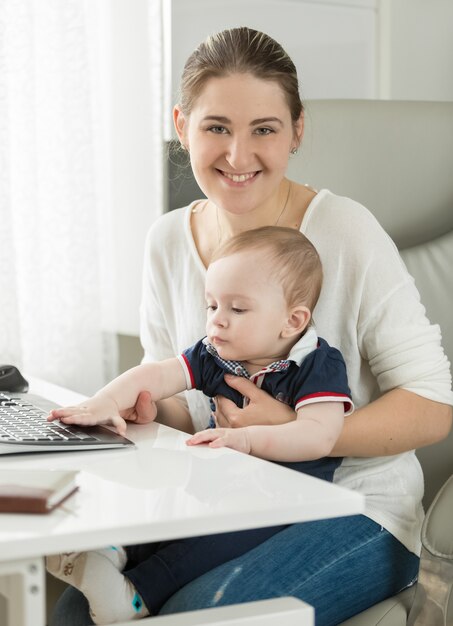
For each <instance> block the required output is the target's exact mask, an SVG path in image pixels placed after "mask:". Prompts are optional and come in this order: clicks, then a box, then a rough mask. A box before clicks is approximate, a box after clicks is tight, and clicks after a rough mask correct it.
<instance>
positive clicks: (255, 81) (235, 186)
mask: <svg viewBox="0 0 453 626" xmlns="http://www.w3.org/2000/svg"><path fill="white" fill-rule="evenodd" d="M175 125H176V129H177V132H178V135H179V138H180V140H181V142H182V143H183V144H184V145H185V147H186V148H187V149H188V150H189V152H190V160H191V165H192V169H193V173H194V176H195V178H196V180H197V182H198V184H199V186H200V188H201V189H202V191H203V192H204V193H205V194H206V196H207V197H208V198H209V200H211V201H212V202H214V204H216V205H217V206H218V207H219V208H222V209H223V210H226V211H228V212H231V213H234V214H237V215H238V214H244V213H248V212H250V211H255V210H259V209H261V208H268V209H271V208H274V207H275V204H276V202H277V199H278V194H279V186H280V183H281V181H282V179H283V177H284V175H285V172H286V167H287V164H288V158H289V153H290V151H291V149H292V148H294V147H297V146H298V145H299V141H300V138H301V136H302V131H303V118H302V117H301V119H300V120H299V122H298V123H297V124H296V125H294V124H293V122H292V120H291V114H290V110H289V107H288V104H287V102H286V99H285V95H284V92H283V90H282V89H281V87H280V86H279V85H278V83H277V82H275V81H270V80H263V79H260V78H256V77H255V76H253V75H251V74H232V75H229V76H226V77H222V78H211V79H210V80H209V81H208V82H207V83H206V84H205V86H204V88H203V91H202V92H201V94H200V95H199V96H198V98H197V99H196V101H195V104H194V106H193V109H192V111H191V113H190V116H189V117H188V118H185V117H184V115H183V114H182V112H181V111H180V110H179V109H178V108H177V107H176V108H175ZM274 212H275V208H274Z"/></svg>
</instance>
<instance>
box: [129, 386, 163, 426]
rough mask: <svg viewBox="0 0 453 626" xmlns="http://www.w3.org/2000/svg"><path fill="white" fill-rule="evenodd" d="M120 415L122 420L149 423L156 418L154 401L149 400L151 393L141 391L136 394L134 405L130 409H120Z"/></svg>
mask: <svg viewBox="0 0 453 626" xmlns="http://www.w3.org/2000/svg"><path fill="white" fill-rule="evenodd" d="M120 415H121V417H122V418H123V419H124V420H126V422H134V423H135V424H149V422H153V421H154V420H155V419H156V415H157V407H156V403H155V402H153V401H152V400H151V394H150V393H149V391H141V392H140V393H139V395H138V398H137V402H136V403H135V406H133V407H131V408H130V409H125V410H124V411H120Z"/></svg>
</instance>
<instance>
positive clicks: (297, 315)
mask: <svg viewBox="0 0 453 626" xmlns="http://www.w3.org/2000/svg"><path fill="white" fill-rule="evenodd" d="M310 320H311V313H310V309H308V308H307V307H306V306H295V307H294V308H292V309H291V310H290V311H289V316H288V318H287V320H286V324H285V326H284V327H283V330H282V332H281V336H282V337H284V338H285V339H288V338H289V337H294V336H295V335H300V334H301V333H303V331H304V330H305V329H306V328H307V326H308V324H309V322H310Z"/></svg>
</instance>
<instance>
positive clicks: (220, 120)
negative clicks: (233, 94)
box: [203, 115, 283, 126]
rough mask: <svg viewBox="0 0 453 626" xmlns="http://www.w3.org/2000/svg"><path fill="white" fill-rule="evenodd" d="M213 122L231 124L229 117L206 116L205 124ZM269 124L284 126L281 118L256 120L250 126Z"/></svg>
mask: <svg viewBox="0 0 453 626" xmlns="http://www.w3.org/2000/svg"><path fill="white" fill-rule="evenodd" d="M207 121H213V122H218V123H219V124H231V120H230V119H229V118H228V117H224V116H223V115H206V116H205V117H204V118H203V122H207ZM269 122H277V123H278V124H280V125H281V126H283V122H282V120H281V119H280V118H279V117H259V118H258V119H256V120H252V121H251V122H250V126H257V125H258V124H267V123H269Z"/></svg>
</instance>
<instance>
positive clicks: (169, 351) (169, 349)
mask: <svg viewBox="0 0 453 626" xmlns="http://www.w3.org/2000/svg"><path fill="white" fill-rule="evenodd" d="M160 239H161V234H160V220H157V222H155V223H154V224H153V226H152V227H151V228H150V230H149V231H148V235H147V237H146V242H145V256H144V263H143V277H142V299H141V304H140V340H141V343H142V346H143V350H144V356H143V361H142V362H147V363H151V362H154V361H162V360H164V359H168V358H171V357H174V356H175V354H176V350H175V349H174V346H173V344H172V341H171V339H170V335H169V332H168V326H167V324H166V321H165V317H164V311H165V303H164V302H162V301H161V300H162V298H161V297H160V294H161V293H162V290H160V289H159V285H158V281H159V280H160V276H162V274H163V270H164V268H163V267H162V260H161V255H160V254H159V247H158V245H157V244H158V242H159V241H160ZM159 275H160V276H159Z"/></svg>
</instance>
